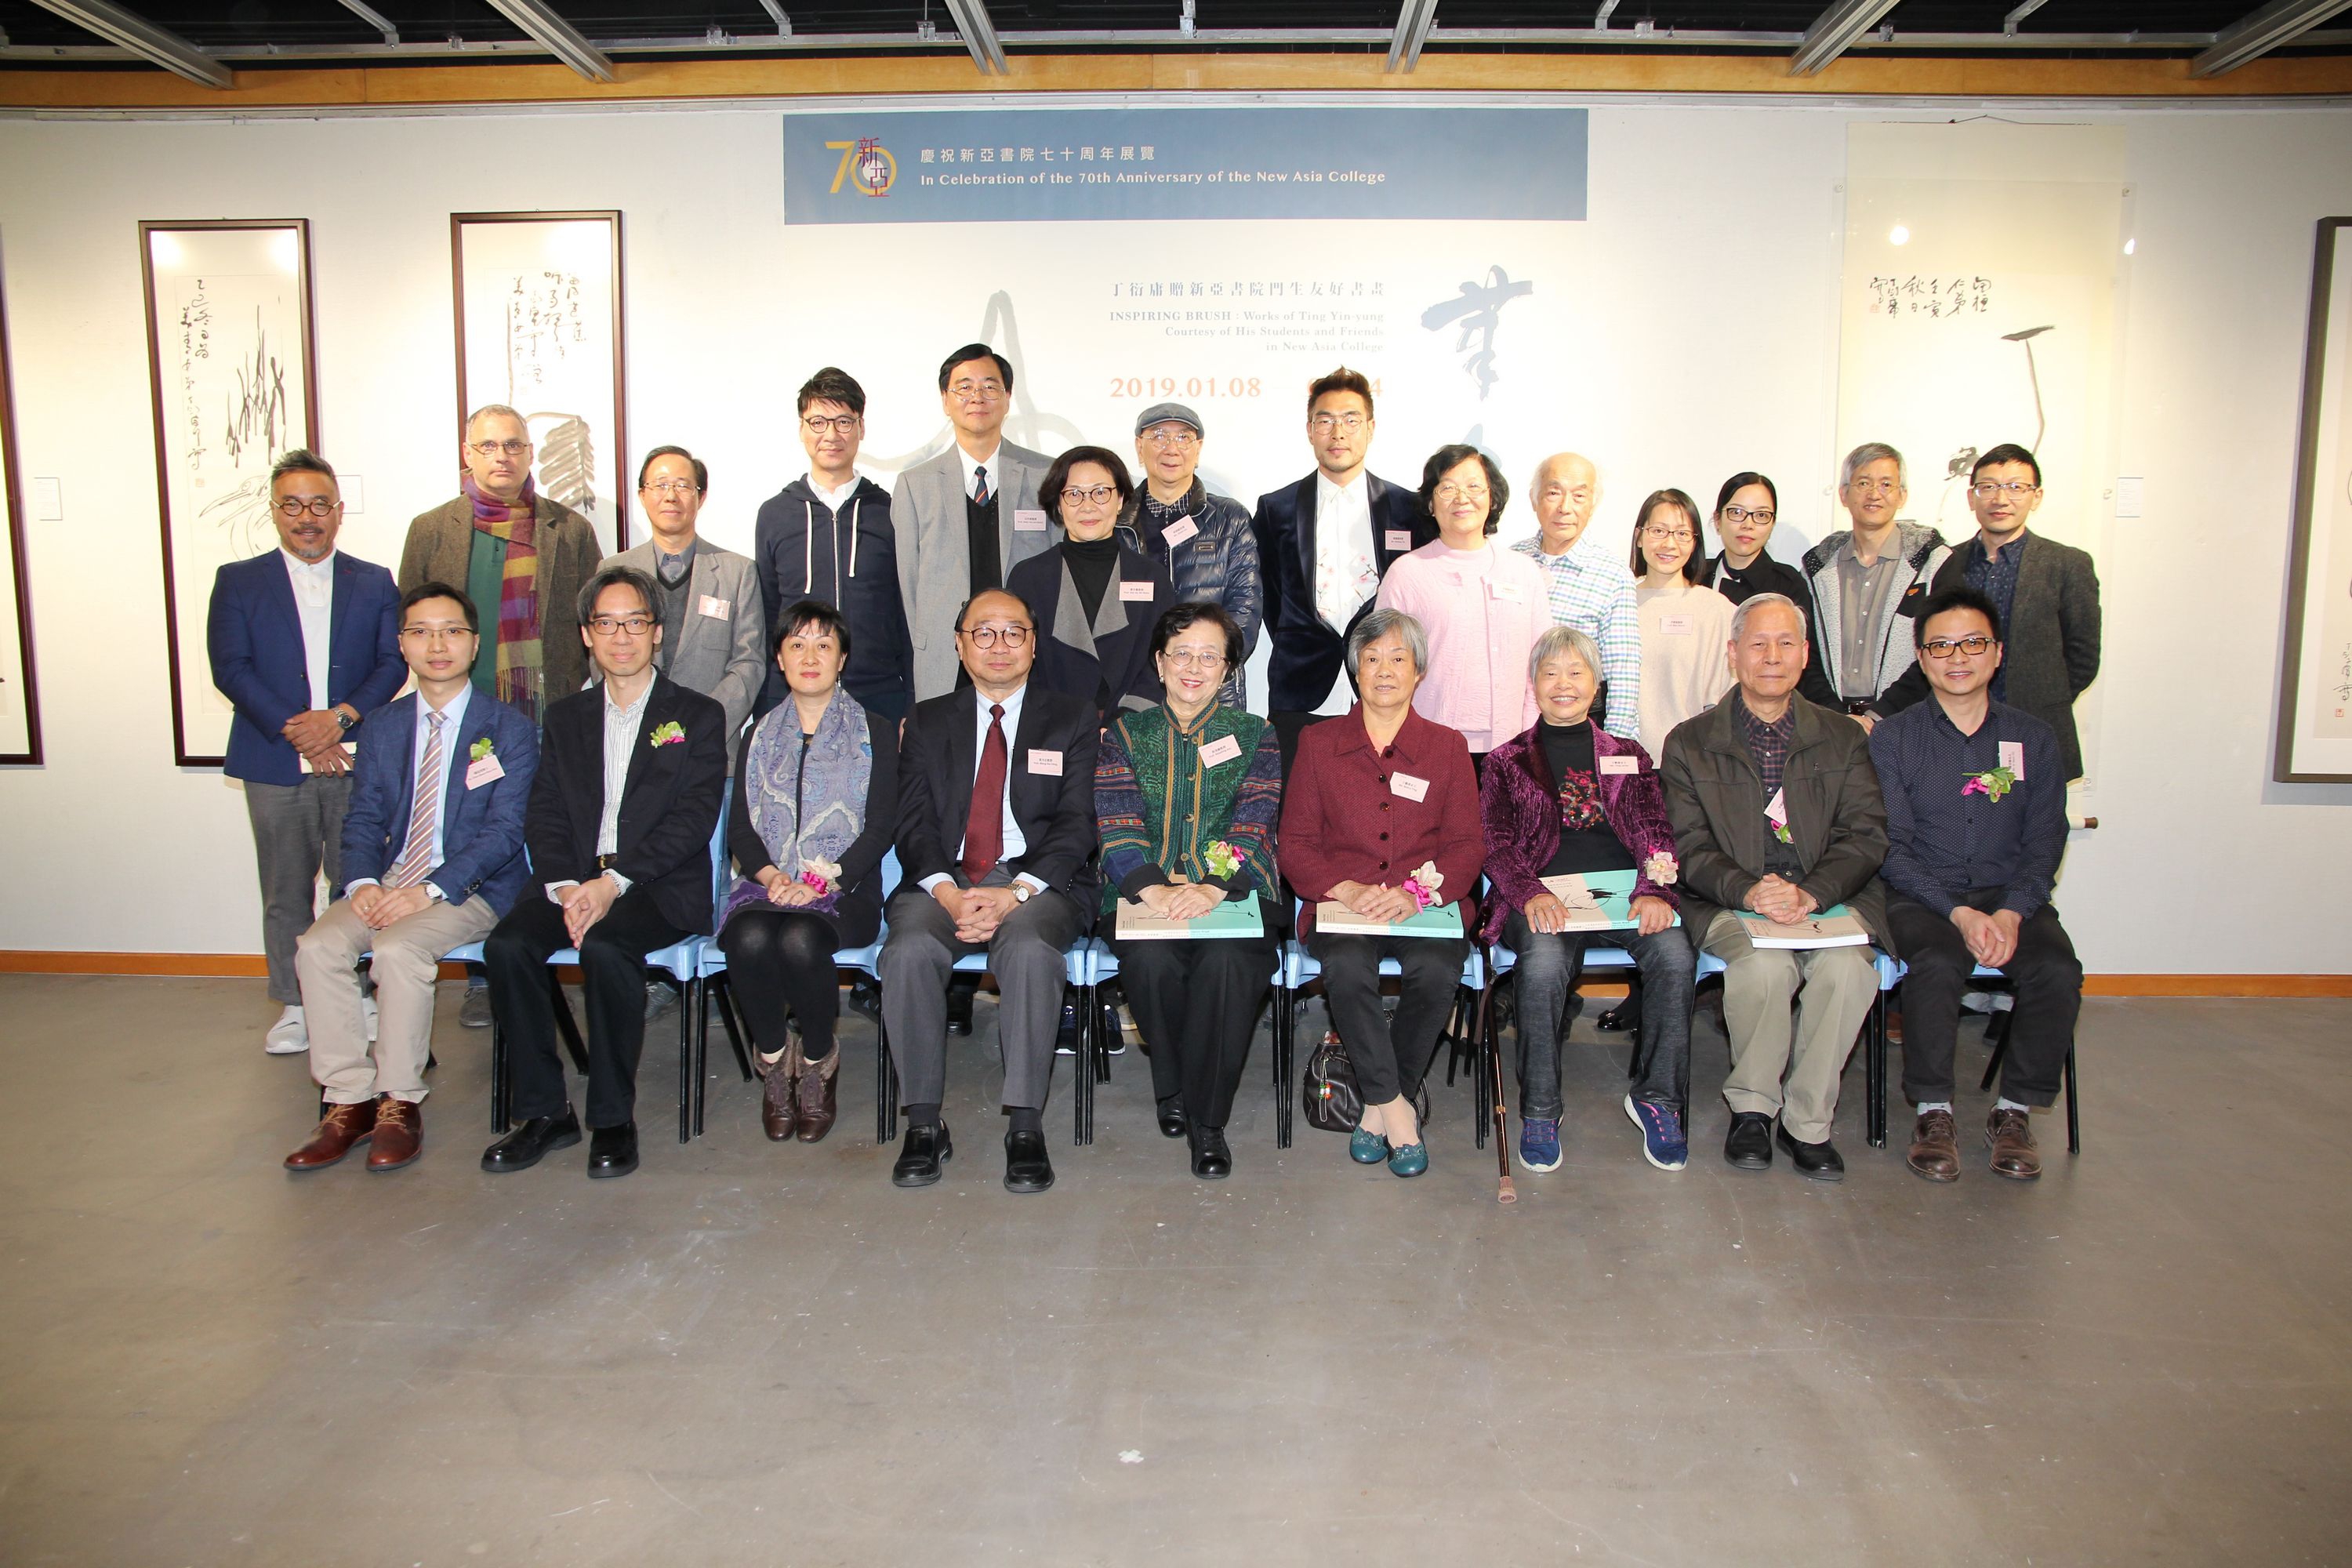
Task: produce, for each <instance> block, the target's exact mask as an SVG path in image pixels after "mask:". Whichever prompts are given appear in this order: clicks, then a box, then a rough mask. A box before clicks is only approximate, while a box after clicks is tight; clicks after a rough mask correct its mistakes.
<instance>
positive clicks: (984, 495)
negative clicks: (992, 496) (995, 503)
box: [971, 463, 988, 506]
mask: <svg viewBox="0 0 2352 1568" xmlns="http://www.w3.org/2000/svg"><path fill="white" fill-rule="evenodd" d="M971 483H972V489H971V501H972V504H973V505H974V506H986V505H987V504H988V465H987V464H986V463H974V464H973V465H972V466H971Z"/></svg>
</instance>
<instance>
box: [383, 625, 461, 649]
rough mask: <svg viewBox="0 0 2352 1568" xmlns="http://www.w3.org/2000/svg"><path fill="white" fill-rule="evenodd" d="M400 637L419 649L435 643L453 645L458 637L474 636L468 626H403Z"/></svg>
mask: <svg viewBox="0 0 2352 1568" xmlns="http://www.w3.org/2000/svg"><path fill="white" fill-rule="evenodd" d="M400 635H401V636H402V637H406V638H407V639H408V640H409V641H411V642H413V643H416V644H418V645H419V646H421V647H433V646H434V645H436V643H454V642H456V641H457V639H458V638H459V637H473V636H475V635H476V634H475V633H474V631H473V629H472V628H471V627H468V626H403V627H401V628H400Z"/></svg>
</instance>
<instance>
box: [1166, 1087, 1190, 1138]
mask: <svg viewBox="0 0 2352 1568" xmlns="http://www.w3.org/2000/svg"><path fill="white" fill-rule="evenodd" d="M1191 1127H1192V1118H1191V1117H1189V1116H1187V1115H1185V1114H1184V1102H1183V1101H1182V1100H1180V1099H1178V1098H1177V1097H1176V1096H1174V1095H1172V1094H1171V1095H1170V1096H1169V1097H1168V1098H1167V1099H1166V1100H1161V1101H1160V1136H1161V1137H1162V1138H1181V1137H1182V1136H1184V1133H1185V1131H1187V1130H1188V1129H1190V1128H1191Z"/></svg>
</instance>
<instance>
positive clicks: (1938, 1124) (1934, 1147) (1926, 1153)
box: [1906, 1110, 1960, 1182]
mask: <svg viewBox="0 0 2352 1568" xmlns="http://www.w3.org/2000/svg"><path fill="white" fill-rule="evenodd" d="M1906 1159H1907V1161H1908V1163H1909V1164H1910V1166H1911V1170H1912V1173H1913V1174H1915V1175H1920V1176H1925V1177H1927V1179H1928V1180H1929V1181H1931V1182H1957V1181H1958V1180H1959V1179H1960V1138H1959V1133H1958V1130H1956V1129H1955V1128H1954V1127H1953V1126H1952V1113H1951V1112H1950V1111H1948V1110H1928V1111H1923V1112H1921V1113H1920V1117H1919V1120H1918V1121H1916V1123H1914V1124H1913V1126H1912V1128H1911V1152H1910V1153H1909V1155H1907V1156H1906Z"/></svg>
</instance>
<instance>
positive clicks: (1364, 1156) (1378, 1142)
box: [1348, 1127, 1427, 1165]
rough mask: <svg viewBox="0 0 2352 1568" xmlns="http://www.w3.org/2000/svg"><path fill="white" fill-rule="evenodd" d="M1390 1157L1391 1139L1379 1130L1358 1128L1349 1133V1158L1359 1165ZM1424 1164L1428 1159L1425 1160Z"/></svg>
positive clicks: (1373, 1163) (1378, 1161)
mask: <svg viewBox="0 0 2352 1568" xmlns="http://www.w3.org/2000/svg"><path fill="white" fill-rule="evenodd" d="M1388 1157H1389V1141H1388V1140H1387V1139H1385V1138H1383V1137H1381V1135H1380V1134H1379V1133H1377V1132H1367V1131H1364V1130H1363V1129H1362V1128H1360V1127H1359V1128H1357V1129H1356V1130H1355V1131H1353V1132H1350V1133H1349V1134H1348V1158H1349V1159H1350V1160H1353V1161H1354V1162H1356V1163H1357V1164H1359V1165H1377V1164H1379V1163H1381V1161H1383V1160H1385V1159H1387V1158H1388ZM1423 1163H1424V1164H1425V1163H1427V1162H1426V1161H1423Z"/></svg>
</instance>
